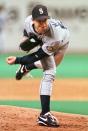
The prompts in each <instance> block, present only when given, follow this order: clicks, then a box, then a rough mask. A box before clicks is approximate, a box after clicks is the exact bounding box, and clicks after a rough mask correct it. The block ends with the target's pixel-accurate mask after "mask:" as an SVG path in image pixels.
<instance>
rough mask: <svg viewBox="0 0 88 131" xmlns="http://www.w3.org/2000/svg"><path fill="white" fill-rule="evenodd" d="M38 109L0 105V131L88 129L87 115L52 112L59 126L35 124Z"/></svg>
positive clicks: (80, 130) (70, 130) (68, 130)
mask: <svg viewBox="0 0 88 131" xmlns="http://www.w3.org/2000/svg"><path fill="white" fill-rule="evenodd" d="M39 113H40V111H39V110H35V109H29V108H22V107H15V106H0V131H45V130H47V131H88V117H87V116H81V115H73V114H64V113H58V112H53V114H54V115H55V116H56V117H57V119H58V120H59V121H60V127H58V128H51V127H43V126H42V127H41V126H39V125H37V122H36V120H37V117H38V115H39Z"/></svg>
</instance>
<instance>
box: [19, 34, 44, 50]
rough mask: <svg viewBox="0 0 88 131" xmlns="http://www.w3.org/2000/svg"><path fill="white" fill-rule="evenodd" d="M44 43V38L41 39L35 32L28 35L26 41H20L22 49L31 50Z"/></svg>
mask: <svg viewBox="0 0 88 131" xmlns="http://www.w3.org/2000/svg"><path fill="white" fill-rule="evenodd" d="M42 44H43V42H42V40H40V39H39V38H38V37H37V36H36V35H35V34H33V33H30V37H28V39H26V40H25V41H24V42H22V43H20V46H19V47H20V48H21V50H23V51H27V52H29V51H30V50H32V49H33V48H34V47H36V46H38V45H42Z"/></svg>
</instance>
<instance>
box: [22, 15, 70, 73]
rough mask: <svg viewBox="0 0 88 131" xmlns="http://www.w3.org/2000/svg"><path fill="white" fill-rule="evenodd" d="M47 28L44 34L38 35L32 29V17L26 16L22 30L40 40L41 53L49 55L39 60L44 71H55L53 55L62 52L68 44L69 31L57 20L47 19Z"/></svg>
mask: <svg viewBox="0 0 88 131" xmlns="http://www.w3.org/2000/svg"><path fill="white" fill-rule="evenodd" d="M48 26H49V30H48V31H47V32H46V33H45V34H43V35H39V34H37V33H36V32H35V31H34V29H33V21H32V16H28V17H27V18H26V20H25V23H24V30H25V31H26V33H27V35H28V34H29V33H30V32H31V33H34V34H36V35H37V36H38V38H41V39H42V41H43V45H42V49H43V51H44V52H45V53H47V54H48V55H50V57H48V58H47V57H46V58H44V59H42V60H41V62H42V66H43V68H44V70H49V69H51V70H52V69H55V67H56V66H55V62H54V58H53V54H54V53H55V52H62V51H63V52H64V51H65V49H66V48H67V46H68V42H69V31H68V29H67V28H66V27H65V26H64V25H63V24H62V23H61V22H60V21H59V20H55V19H52V18H50V19H48Z"/></svg>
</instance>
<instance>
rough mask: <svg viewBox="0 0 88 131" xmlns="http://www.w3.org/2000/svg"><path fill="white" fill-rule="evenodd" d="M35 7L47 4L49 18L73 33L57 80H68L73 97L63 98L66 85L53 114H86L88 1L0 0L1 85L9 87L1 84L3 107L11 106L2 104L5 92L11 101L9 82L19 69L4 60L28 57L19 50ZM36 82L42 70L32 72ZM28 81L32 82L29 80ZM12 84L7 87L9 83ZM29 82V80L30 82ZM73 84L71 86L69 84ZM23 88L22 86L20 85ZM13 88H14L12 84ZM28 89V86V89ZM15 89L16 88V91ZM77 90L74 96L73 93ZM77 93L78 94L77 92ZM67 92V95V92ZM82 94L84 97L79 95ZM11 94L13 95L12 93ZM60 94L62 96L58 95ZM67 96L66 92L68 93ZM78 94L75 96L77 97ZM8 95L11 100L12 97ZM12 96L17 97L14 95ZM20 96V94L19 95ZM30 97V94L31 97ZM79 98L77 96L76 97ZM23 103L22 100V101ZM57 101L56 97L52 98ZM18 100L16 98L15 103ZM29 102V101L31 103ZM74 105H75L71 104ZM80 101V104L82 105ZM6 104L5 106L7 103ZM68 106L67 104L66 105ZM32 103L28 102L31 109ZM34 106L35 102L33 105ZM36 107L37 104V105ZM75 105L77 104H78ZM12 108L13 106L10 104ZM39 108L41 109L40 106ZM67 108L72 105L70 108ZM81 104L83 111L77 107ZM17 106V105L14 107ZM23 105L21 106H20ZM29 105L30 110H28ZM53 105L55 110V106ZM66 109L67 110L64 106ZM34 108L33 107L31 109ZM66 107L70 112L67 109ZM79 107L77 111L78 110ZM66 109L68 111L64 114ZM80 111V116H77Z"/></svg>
mask: <svg viewBox="0 0 88 131" xmlns="http://www.w3.org/2000/svg"><path fill="white" fill-rule="evenodd" d="M36 4H44V5H46V6H47V7H48V11H49V15H50V16H52V17H53V18H56V19H60V20H61V21H63V22H64V23H65V25H66V26H67V27H68V29H69V31H70V44H69V47H68V49H67V52H66V55H65V57H64V60H63V61H62V63H61V64H60V65H59V66H58V67H57V74H56V79H57V80H62V81H60V82H62V83H63V81H64V80H67V82H66V83H67V87H69V90H70V93H68V94H66V95H68V96H71V97H70V98H68V97H67V96H65V97H64V99H63V98H62V96H63V93H64V87H66V85H65V83H64V85H61V86H62V87H63V88H62V89H63V91H62V96H61V98H60V94H59V96H58V99H60V100H59V105H61V106H59V107H58V106H56V107H57V108H54V107H55V101H56V105H58V104H57V103H58V101H57V100H56V99H54V103H52V110H57V111H64V112H73V113H74V111H75V113H81V114H87V110H88V102H87V101H88V39H87V38H88V0H80V1H76V0H52V1H48V0H42V1H41V0H36V1H34V0H26V1H24V0H0V83H4V84H5V83H6V84H7V85H4V84H1V85H0V87H1V88H0V91H1V100H2V101H1V102H2V103H1V104H8V103H9V102H10V101H9V102H8V101H7V102H6V101H3V99H5V92H6V91H7V92H6V93H7V94H8V96H7V97H6V99H7V100H12V99H14V98H12V96H11V94H10V93H9V89H10V86H12V84H11V85H10V81H9V80H12V79H13V82H15V84H17V86H18V83H16V81H14V79H15V72H16V69H17V67H18V65H16V66H9V65H7V64H6V62H5V59H6V57H8V56H9V55H25V54H26V53H25V52H22V51H20V50H19V42H20V39H21V37H22V35H23V32H22V31H23V25H24V21H25V18H26V17H27V16H28V15H30V14H31V10H32V8H33V6H34V5H36ZM31 74H32V75H33V77H34V78H33V79H37V78H38V79H40V78H41V77H42V70H34V71H32V72H31ZM27 80H29V79H28V78H27ZM7 81H8V82H9V83H8V82H7ZM29 82H30V80H29ZM69 83H70V84H69ZM20 85H21V83H20ZM13 86H14V84H13ZM27 86H28V85H27ZM3 87H5V88H6V87H8V90H5V89H2V88H3ZM14 89H15V88H14ZM72 89H74V90H75V91H74V93H73V90H72ZM77 89H78V90H77ZM65 91H68V90H67V89H65ZM80 91H81V92H82V93H80ZM11 93H12V92H11ZM59 93H60V92H59ZM65 93H66V92H65ZM75 94H76V96H75ZM9 95H10V96H11V97H9ZM13 95H14V96H16V94H15V91H14V92H13ZM18 95H19V94H18ZM29 95H30V94H29ZM77 95H78V96H77ZM21 98H22V99H23V100H24V98H23V96H21V97H20V99H21ZM53 98H54V96H53ZM16 99H17V100H18V99H19V98H18V97H15V99H14V100H16ZM29 99H30V98H28V100H29ZM72 101H73V102H74V101H75V102H74V103H72ZM79 101H80V102H79ZM4 102H6V103H4ZM64 102H65V103H64ZM29 103H31V101H30V102H28V105H29V107H30V106H31V104H29ZM32 103H33V101H32ZM34 103H35V101H34ZM75 103H76V104H75ZM10 104H11V103H10ZM37 104H38V105H37ZM37 104H36V105H37V108H39V107H40V106H39V103H37ZM68 104H70V105H71V104H72V105H71V106H68ZM78 104H80V106H81V109H83V110H80V107H79V106H77V105H78ZM15 105H16V104H15ZM21 105H22V104H21ZM28 105H27V106H28ZM53 105H54V106H53ZM64 105H65V106H64ZM32 107H33V105H32ZM66 107H67V108H66ZM68 107H72V109H73V107H75V108H76V109H73V110H72V109H69V108H68ZM77 107H78V108H77ZM64 108H65V110H64ZM77 111H78V112H77Z"/></svg>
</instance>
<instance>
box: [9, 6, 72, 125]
mask: <svg viewBox="0 0 88 131" xmlns="http://www.w3.org/2000/svg"><path fill="white" fill-rule="evenodd" d="M68 43H69V31H68V29H67V28H66V27H65V26H64V25H63V24H62V23H61V22H60V21H59V20H55V19H52V18H49V15H48V11H47V7H46V6H44V5H36V6H35V7H34V8H33V10H32V15H31V16H28V17H27V18H26V20H25V24H24V36H23V39H22V42H21V43H20V48H21V49H22V50H24V51H27V52H30V50H31V49H33V48H34V47H36V46H39V48H38V50H37V51H36V52H33V53H32V54H28V55H25V56H23V57H15V56H10V57H8V58H7V63H8V64H10V65H11V64H21V67H20V69H19V70H18V72H17V73H18V74H17V77H18V76H19V73H20V74H21V77H22V76H23V75H24V74H25V72H27V71H29V70H31V69H34V68H36V67H37V66H36V65H38V67H42V68H43V72H44V75H43V79H42V81H41V84H40V101H41V113H40V116H39V117H38V120H37V122H38V124H39V125H43V126H52V127H58V126H59V122H58V120H57V119H56V118H55V117H54V116H53V115H52V114H51V113H50V96H51V93H52V85H53V81H54V79H55V73H56V65H57V64H59V63H60V61H61V60H62V58H63V56H64V53H65V50H66V49H67V47H68ZM39 60H40V61H39ZM36 62H37V64H35V63H36ZM40 62H41V63H40ZM24 67H25V68H24ZM21 77H19V78H21ZM19 78H18V79H19Z"/></svg>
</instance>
